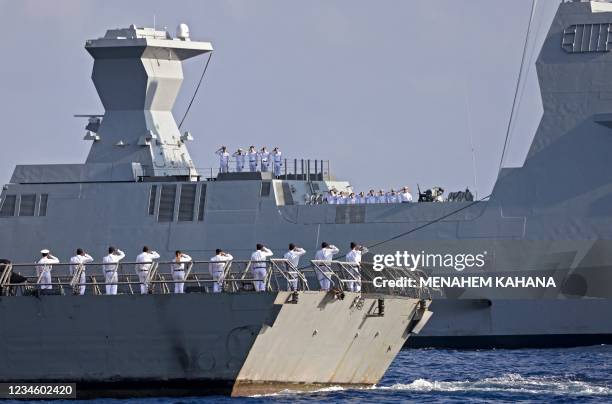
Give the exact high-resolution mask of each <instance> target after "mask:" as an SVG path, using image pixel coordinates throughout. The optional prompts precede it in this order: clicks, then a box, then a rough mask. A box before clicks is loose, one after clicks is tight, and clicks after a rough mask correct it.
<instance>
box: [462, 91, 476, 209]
mask: <svg viewBox="0 0 612 404" xmlns="http://www.w3.org/2000/svg"><path fill="white" fill-rule="evenodd" d="M464 83H465V107H466V108H467V126H468V128H467V129H468V136H469V137H470V149H471V150H472V174H473V176H474V197H475V198H478V178H477V177H476V150H475V149H474V134H473V131H472V108H471V107H470V95H469V93H468V90H469V87H468V83H467V80H466V81H465V82H464Z"/></svg>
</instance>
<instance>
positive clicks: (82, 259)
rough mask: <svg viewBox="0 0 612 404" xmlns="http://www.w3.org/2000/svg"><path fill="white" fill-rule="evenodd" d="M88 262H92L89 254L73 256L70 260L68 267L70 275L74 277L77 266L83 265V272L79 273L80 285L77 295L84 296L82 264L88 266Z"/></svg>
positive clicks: (84, 280)
mask: <svg viewBox="0 0 612 404" xmlns="http://www.w3.org/2000/svg"><path fill="white" fill-rule="evenodd" d="M90 262H93V258H91V256H90V255H89V254H83V255H75V256H74V257H72V258H70V263H71V264H72V265H70V274H71V275H74V273H75V272H76V271H77V269H78V266H79V265H83V271H82V272H81V276H80V277H79V283H80V285H79V295H81V296H82V295H84V294H85V285H84V283H85V282H86V279H85V265H84V264H89V263H90Z"/></svg>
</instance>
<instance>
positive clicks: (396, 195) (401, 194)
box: [325, 187, 413, 205]
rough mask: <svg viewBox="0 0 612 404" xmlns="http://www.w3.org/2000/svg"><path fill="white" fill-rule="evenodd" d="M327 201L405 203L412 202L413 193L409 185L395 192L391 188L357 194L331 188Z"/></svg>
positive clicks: (339, 202) (349, 203) (342, 203)
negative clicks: (387, 190) (386, 190)
mask: <svg viewBox="0 0 612 404" xmlns="http://www.w3.org/2000/svg"><path fill="white" fill-rule="evenodd" d="M325 201H326V202H327V203H328V204H331V205H358V204H370V203H404V202H412V201H413V199H412V194H411V193H410V190H409V189H408V188H407V187H403V188H402V189H400V190H398V191H397V192H395V190H393V189H391V190H390V191H389V192H387V193H385V192H384V191H383V190H382V189H381V190H380V191H378V192H375V191H374V190H373V189H371V190H370V192H368V194H367V195H366V194H365V193H364V192H360V193H359V194H357V195H356V194H355V193H354V192H351V193H349V192H346V191H345V192H340V191H336V190H335V189H331V190H329V191H328V192H327V194H326V195H325Z"/></svg>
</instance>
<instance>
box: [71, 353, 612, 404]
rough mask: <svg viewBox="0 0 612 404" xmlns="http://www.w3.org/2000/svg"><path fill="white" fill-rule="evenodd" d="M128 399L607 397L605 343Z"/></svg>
mask: <svg viewBox="0 0 612 404" xmlns="http://www.w3.org/2000/svg"><path fill="white" fill-rule="evenodd" d="M286 359H287V360H290V358H286ZM119 401H120V400H93V401H86V403H96V404H102V403H107V404H110V403H117V402H119ZM121 401H125V400H121ZM127 401H128V402H133V403H136V402H138V403H148V404H158V403H185V404H191V403H193V404H200V403H208V402H215V403H218V402H227V403H229V402H232V403H263V402H277V403H299V402H309V401H314V402H318V401H330V402H347V403H348V402H351V403H392V402H418V403H447V402H463V401H469V402H472V403H485V402H508V403H509V402H517V401H523V402H542V403H551V402H555V403H558V402H559V403H563V402H612V346H592V347H586V348H565V349H518V350H483V351H457V350H446V349H445V350H440V349H409V350H403V351H401V352H400V354H399V356H398V357H397V358H396V360H395V361H394V362H393V364H392V365H391V367H390V368H389V371H388V372H387V374H386V376H385V378H384V379H383V380H382V381H381V382H380V383H379V385H378V386H376V387H374V388H370V389H357V390H355V389H342V388H339V387H330V388H326V389H323V390H320V391H317V392H311V393H299V392H283V393H280V394H274V395H268V396H259V397H251V398H239V399H231V398H228V397H193V398H163V397H160V398H151V399H146V400H143V399H138V400H136V399H134V400H127ZM73 402H74V401H73Z"/></svg>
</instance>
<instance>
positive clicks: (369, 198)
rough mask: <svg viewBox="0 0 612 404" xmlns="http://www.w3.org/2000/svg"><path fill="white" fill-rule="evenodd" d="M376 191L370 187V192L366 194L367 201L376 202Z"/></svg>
mask: <svg viewBox="0 0 612 404" xmlns="http://www.w3.org/2000/svg"><path fill="white" fill-rule="evenodd" d="M376 202H377V201H376V193H375V192H374V190H373V189H370V192H368V195H367V196H366V199H365V203H368V204H370V203H376Z"/></svg>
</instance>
